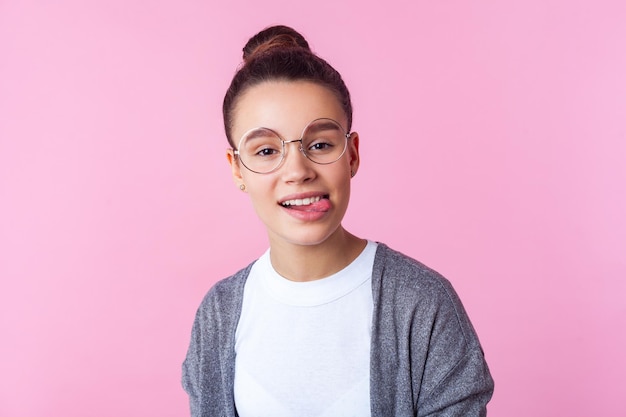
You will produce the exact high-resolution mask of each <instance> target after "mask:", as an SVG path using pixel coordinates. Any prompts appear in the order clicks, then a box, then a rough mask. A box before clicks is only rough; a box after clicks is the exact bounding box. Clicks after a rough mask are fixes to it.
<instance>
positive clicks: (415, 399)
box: [182, 243, 493, 417]
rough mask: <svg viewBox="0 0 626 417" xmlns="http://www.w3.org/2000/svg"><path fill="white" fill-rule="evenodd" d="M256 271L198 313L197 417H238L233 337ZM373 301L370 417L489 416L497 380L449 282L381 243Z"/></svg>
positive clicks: (191, 376) (192, 390)
mask: <svg viewBox="0 0 626 417" xmlns="http://www.w3.org/2000/svg"><path fill="white" fill-rule="evenodd" d="M251 266H252V265H249V266H248V267H246V268H244V269H242V270H241V271H239V272H237V273H236V274H235V275H233V276H231V277H229V278H226V279H224V280H222V281H220V282H218V283H217V284H215V286H214V287H213V288H212V289H211V290H210V291H209V292H208V294H207V295H206V297H205V298H204V300H203V301H202V303H201V305H200V308H199V309H198V312H197V314H196V318H195V321H194V324H193V328H192V334H191V343H190V346H189V350H188V352H187V357H186V359H185V361H184V363H183V379H182V382H183V387H184V389H185V391H187V393H188V394H189V399H190V406H191V415H192V416H193V417H201V416H202V417H209V416H211V417H236V416H237V411H236V409H235V401H234V394H233V381H234V376H235V330H236V328H237V323H238V321H239V314H240V312H241V304H242V299H243V289H244V285H245V282H246V278H247V277H248V273H249V272H250V267H251ZM372 294H373V298H374V312H373V320H372V340H371V360H370V392H371V395H370V397H371V398H370V400H371V410H372V416H373V417H390V416H407V417H408V416H429V417H452V416H464V417H466V416H471V417H478V416H486V414H487V411H486V404H487V402H488V401H489V399H490V398H491V395H492V393H493V379H492V378H491V375H490V373H489V369H488V367H487V363H486V362H485V359H484V356H483V351H482V348H481V346H480V343H479V341H478V337H477V336H476V333H475V331H474V329H473V327H472V325H471V323H470V321H469V318H468V317H467V314H466V313H465V310H464V308H463V306H462V304H461V301H460V300H459V298H458V296H457V295H456V293H455V292H454V290H453V288H452V286H451V285H450V283H449V282H448V281H447V280H446V279H445V278H443V277H442V276H441V275H439V274H438V273H437V272H435V271H433V270H431V269H429V268H428V267H426V266H424V265H422V264H421V263H419V262H417V261H415V260H413V259H411V258H409V257H407V256H405V255H403V254H401V253H399V252H396V251H394V250H392V249H390V248H389V247H387V246H386V245H384V244H380V243H379V244H378V249H377V251H376V257H375V260H374V268H373V272H372Z"/></svg>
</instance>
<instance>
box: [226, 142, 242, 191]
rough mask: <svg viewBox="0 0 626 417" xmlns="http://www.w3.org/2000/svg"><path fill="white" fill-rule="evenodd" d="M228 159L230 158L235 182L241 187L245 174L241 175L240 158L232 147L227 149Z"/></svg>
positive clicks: (229, 162) (229, 161)
mask: <svg viewBox="0 0 626 417" xmlns="http://www.w3.org/2000/svg"><path fill="white" fill-rule="evenodd" d="M226 159H227V160H228V164H229V165H230V170H231V173H232V175H233V182H234V183H235V185H236V186H237V188H239V187H240V186H241V185H242V184H244V180H243V176H242V175H241V167H240V166H239V159H237V157H236V156H235V153H234V151H233V150H232V149H227V150H226Z"/></svg>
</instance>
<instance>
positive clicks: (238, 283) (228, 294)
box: [198, 262, 254, 317]
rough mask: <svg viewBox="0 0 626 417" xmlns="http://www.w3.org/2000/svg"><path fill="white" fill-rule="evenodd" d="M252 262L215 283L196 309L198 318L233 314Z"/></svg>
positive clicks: (238, 304)
mask: <svg viewBox="0 0 626 417" xmlns="http://www.w3.org/2000/svg"><path fill="white" fill-rule="evenodd" d="M252 265H254V262H252V263H251V264H249V265H248V266H246V267H245V268H242V269H240V270H239V271H237V272H236V273H234V274H233V275H231V276H229V277H227V278H223V279H221V280H220V281H218V282H216V283H215V284H214V285H213V287H211V289H209V291H208V292H207V293H206V295H205V296H204V298H203V299H202V302H201V303H200V306H199V308H198V316H199V317H201V316H204V317H206V316H210V315H215V314H220V315H223V314H234V313H235V312H236V311H237V307H238V306H240V305H241V301H242V299H243V290H244V287H245V284H246V280H247V279H248V275H249V273H250V269H251V268H252Z"/></svg>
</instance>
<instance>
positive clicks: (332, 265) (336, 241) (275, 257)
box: [270, 227, 367, 281]
mask: <svg viewBox="0 0 626 417" xmlns="http://www.w3.org/2000/svg"><path fill="white" fill-rule="evenodd" d="M366 243H367V242H366V240H364V239H360V238H358V237H356V236H354V235H352V234H351V233H348V232H347V231H346V230H344V229H343V228H342V227H339V229H338V230H337V231H336V232H335V233H333V234H332V235H331V236H329V237H328V239H326V240H325V241H324V242H322V243H319V244H317V245H297V244H293V243H286V242H272V241H271V240H270V259H271V261H272V266H273V267H274V269H275V270H276V272H278V273H279V274H280V275H281V276H283V277H285V278H287V279H289V280H291V281H313V280H317V279H321V278H325V277H327V276H330V275H332V274H334V273H336V272H339V271H341V270H342V269H343V268H345V267H346V266H348V265H349V264H350V263H351V262H352V261H354V260H355V259H356V258H357V257H358V256H359V254H360V253H361V252H362V251H363V249H364V248H365V245H366Z"/></svg>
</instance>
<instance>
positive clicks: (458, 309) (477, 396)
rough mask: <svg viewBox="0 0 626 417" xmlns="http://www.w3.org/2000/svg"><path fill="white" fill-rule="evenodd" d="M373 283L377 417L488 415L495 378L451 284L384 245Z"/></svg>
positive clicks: (372, 367)
mask: <svg viewBox="0 0 626 417" xmlns="http://www.w3.org/2000/svg"><path fill="white" fill-rule="evenodd" d="M372 283H373V290H374V291H373V295H374V320H373V327H372V362H371V370H372V378H371V383H372V386H371V388H372V397H371V398H372V416H373V417H387V416H413V417H416V416H417V417H461V416H462V417H483V416H486V412H487V411H486V404H487V402H488V401H489V400H490V399H491V396H492V393H493V386H494V384H493V379H492V378H491V375H490V373H489V368H488V367H487V363H486V362H485V359H484V356H483V351H482V348H481V346H480V343H479V340H478V337H477V335H476V332H475V331H474V328H473V326H472V324H471V323H470V320H469V318H468V316H467V314H466V312H465V309H464V308H463V305H462V304H461V301H460V300H459V298H458V296H457V294H456V292H455V291H454V289H453V288H452V286H451V285H450V283H449V282H448V281H447V280H446V279H445V278H444V277H442V276H441V275H440V274H438V273H437V272H436V271H434V270H432V269H430V268H428V267H426V266H425V265H423V264H421V263H419V262H418V261H415V260H414V259H411V258H408V257H407V256H405V255H403V254H401V253H399V252H396V251H393V250H391V249H389V248H388V247H386V246H385V245H382V244H380V245H379V251H378V253H377V260H376V261H375V263H374V271H373V274H372Z"/></svg>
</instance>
